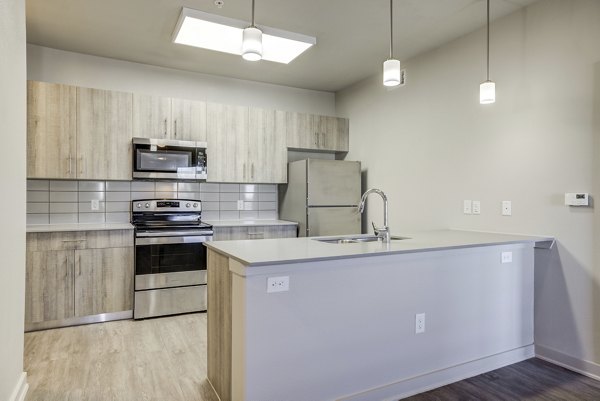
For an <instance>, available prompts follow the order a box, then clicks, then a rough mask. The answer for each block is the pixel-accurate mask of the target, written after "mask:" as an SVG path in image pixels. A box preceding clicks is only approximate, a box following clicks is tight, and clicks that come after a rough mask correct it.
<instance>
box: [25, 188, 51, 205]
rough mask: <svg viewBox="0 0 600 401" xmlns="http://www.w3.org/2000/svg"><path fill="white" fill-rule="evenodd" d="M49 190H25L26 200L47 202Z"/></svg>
mask: <svg viewBox="0 0 600 401" xmlns="http://www.w3.org/2000/svg"><path fill="white" fill-rule="evenodd" d="M49 200H50V192H47V191H27V202H48V201H49Z"/></svg>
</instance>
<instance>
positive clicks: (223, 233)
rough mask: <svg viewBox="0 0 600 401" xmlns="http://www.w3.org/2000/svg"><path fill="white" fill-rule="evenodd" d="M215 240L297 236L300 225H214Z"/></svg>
mask: <svg viewBox="0 0 600 401" xmlns="http://www.w3.org/2000/svg"><path fill="white" fill-rule="evenodd" d="M213 231H214V235H213V240H214V241H227V240H240V239H268V238H295V237H297V236H298V226H297V225H296V224H291V225H276V226H274V225H269V226H254V225H252V226H232V227H219V226H217V227H213Z"/></svg>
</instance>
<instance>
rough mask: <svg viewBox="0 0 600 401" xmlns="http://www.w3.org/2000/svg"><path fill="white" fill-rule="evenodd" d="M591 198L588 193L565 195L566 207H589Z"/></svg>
mask: <svg viewBox="0 0 600 401" xmlns="http://www.w3.org/2000/svg"><path fill="white" fill-rule="evenodd" d="M589 204H590V197H589V194H586V193H580V192H577V193H567V194H565V205H568V206H589Z"/></svg>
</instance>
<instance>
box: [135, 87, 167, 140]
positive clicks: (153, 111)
mask: <svg viewBox="0 0 600 401" xmlns="http://www.w3.org/2000/svg"><path fill="white" fill-rule="evenodd" d="M171 125H172V124H171V98H168V97H159V96H150V95H139V94H135V93H134V94H133V136H134V137H136V138H156V139H158V138H161V139H165V138H171Z"/></svg>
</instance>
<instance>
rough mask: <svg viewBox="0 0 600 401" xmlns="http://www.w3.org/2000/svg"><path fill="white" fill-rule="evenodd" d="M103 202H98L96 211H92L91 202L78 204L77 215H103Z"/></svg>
mask: <svg viewBox="0 0 600 401" xmlns="http://www.w3.org/2000/svg"><path fill="white" fill-rule="evenodd" d="M105 207H106V206H105V202H98V210H92V202H91V201H90V202H79V213H104V209H105Z"/></svg>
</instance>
